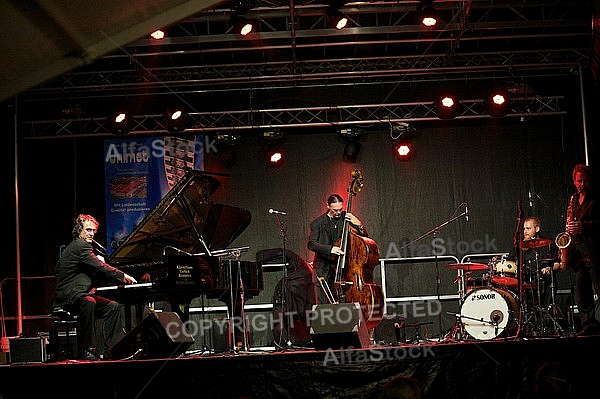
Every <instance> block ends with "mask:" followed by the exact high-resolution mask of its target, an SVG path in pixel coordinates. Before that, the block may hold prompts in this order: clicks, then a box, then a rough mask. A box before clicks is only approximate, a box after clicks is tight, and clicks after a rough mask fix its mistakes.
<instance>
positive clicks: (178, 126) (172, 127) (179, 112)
mask: <svg viewBox="0 0 600 399" xmlns="http://www.w3.org/2000/svg"><path fill="white" fill-rule="evenodd" d="M185 116H186V115H185V111H184V110H183V108H180V107H171V108H168V109H167V110H166V111H165V113H164V115H163V120H164V123H165V128H166V129H167V131H169V132H171V133H176V132H182V131H184V130H185Z"/></svg>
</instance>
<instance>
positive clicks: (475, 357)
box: [0, 336, 600, 399]
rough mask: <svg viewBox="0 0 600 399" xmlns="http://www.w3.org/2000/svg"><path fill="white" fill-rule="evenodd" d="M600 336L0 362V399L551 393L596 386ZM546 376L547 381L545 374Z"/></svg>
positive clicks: (485, 397) (578, 393)
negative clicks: (385, 391) (402, 387)
mask: <svg viewBox="0 0 600 399" xmlns="http://www.w3.org/2000/svg"><path fill="white" fill-rule="evenodd" d="M599 352H600V336H589V337H575V336H565V337H544V338H542V337H536V338H515V337H509V338H494V339H492V340H473V339H469V340H455V339H445V340H438V341H436V340H428V341H420V342H414V343H412V344H404V343H402V344H399V345H386V346H376V345H373V346H370V347H367V348H364V349H336V350H331V349H319V350H315V349H305V348H304V349H297V348H293V347H290V348H287V349H285V350H278V351H275V350H274V349H262V350H259V349H254V350H250V351H228V352H226V353H221V354H211V353H198V352H197V351H194V352H193V353H183V354H182V355H181V356H179V357H177V358H164V359H138V360H133V359H132V360H100V361H95V362H89V361H74V360H66V361H60V362H52V363H50V362H39V363H19V364H14V363H13V364H7V365H2V366H0V381H2V383H1V384H0V397H2V398H3V399H13V398H27V399H30V398H61V399H68V398H78V399H79V398H82V397H85V398H86V399H89V398H103V399H105V398H115V399H120V398H157V397H162V396H163V395H165V397H167V396H166V395H168V397H175V396H177V397H193V398H199V397H206V398H379V397H381V386H382V385H383V384H384V383H385V382H387V381H388V380H390V379H391V378H393V377H394V376H396V375H401V374H402V375H406V376H409V377H411V378H413V379H415V380H416V381H417V382H418V384H419V387H420V388H421V390H422V394H423V395H422V397H423V398H431V399H434V398H435V399H437V398H445V399H451V398H457V399H458V398H460V399H464V398H469V399H473V398H482V399H492V398H503V399H507V398H519V399H523V398H537V397H540V398H542V397H543V398H545V399H547V398H548V396H540V395H537V396H536V394H535V392H534V386H535V384H536V381H540V382H543V385H544V386H546V387H549V386H550V385H551V384H556V385H557V386H555V387H553V390H554V391H556V390H557V389H561V388H560V387H561V386H564V385H568V386H569V389H570V392H571V393H570V396H561V398H563V399H568V398H579V397H583V394H584V393H586V392H588V390H589V389H593V388H594V387H595V381H596V379H597V371H595V368H594V367H590V368H589V369H588V367H589V366H587V364H588V363H589V362H593V361H595V360H596V359H598V358H599V355H600V353H599ZM548 381H550V383H549V382H548Z"/></svg>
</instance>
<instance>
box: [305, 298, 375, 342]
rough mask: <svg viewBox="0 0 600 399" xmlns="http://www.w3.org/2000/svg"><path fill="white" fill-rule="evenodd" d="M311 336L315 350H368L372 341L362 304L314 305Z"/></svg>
mask: <svg viewBox="0 0 600 399" xmlns="http://www.w3.org/2000/svg"><path fill="white" fill-rule="evenodd" d="M312 311H313V315H312V320H311V323H310V335H311V337H312V341H313V344H314V346H315V349H344V348H348V349H349V348H358V349H363V348H368V347H369V345H370V343H371V340H370V338H369V332H368V330H367V327H366V325H365V322H364V319H363V316H362V312H361V310H360V304H359V303H358V302H355V303H336V304H322V305H314V306H313V308H312Z"/></svg>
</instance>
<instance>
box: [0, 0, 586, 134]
mask: <svg viewBox="0 0 600 399" xmlns="http://www.w3.org/2000/svg"><path fill="white" fill-rule="evenodd" d="M31 3H33V2H26V4H28V5H30V4H31ZM37 3H38V6H39V5H40V4H44V5H46V3H52V2H50V1H48V2H42V1H39V2H37ZM86 3H87V2H86ZM92 3H93V2H90V4H92ZM104 3H106V5H105V4H104ZM144 3H147V2H144ZM160 3H162V4H160ZM169 3H170V5H171V6H172V9H168V8H167V7H168V6H169ZM10 4H11V5H12V6H13V8H18V7H17V6H16V5H15V4H20V3H18V2H10ZM94 4H95V3H94ZM98 4H102V8H103V9H104V12H102V13H101V14H100V15H97V16H95V17H94V18H91V19H90V20H89V26H88V30H89V31H90V32H92V33H95V37H93V39H94V40H96V41H98V42H97V43H94V40H92V39H91V38H88V42H87V43H81V40H80V39H81V34H80V33H78V32H75V33H73V31H72V29H69V28H72V27H73V26H75V25H77V27H79V28H80V29H81V28H82V26H83V25H84V23H87V21H86V20H85V19H82V17H89V16H90V12H91V10H92V9H93V10H94V11H98V8H99V6H94V7H93V8H91V9H90V10H88V11H89V12H86V13H84V15H78V14H76V13H75V12H73V13H72V14H64V15H62V18H61V21H60V24H59V23H57V21H56V20H54V21H53V23H52V24H49V26H48V27H45V30H47V31H48V32H50V33H53V34H56V33H57V31H58V30H60V33H61V35H62V38H63V39H64V40H63V41H64V42H66V45H65V46H64V47H65V49H69V45H72V44H75V42H78V43H77V45H78V47H79V49H78V51H77V57H76V58H77V60H79V61H80V64H81V65H77V68H72V69H69V70H68V71H60V68H57V67H53V68H48V70H53V71H59V72H60V73H57V74H55V75H54V76H52V77H51V76H47V78H49V79H48V80H45V79H44V81H43V83H42V82H35V79H31V80H30V81H31V82H32V83H33V82H35V86H32V87H24V86H23V85H24V83H23V81H24V79H19V80H18V81H15V82H14V84H9V83H10V82H7V81H6V79H4V82H3V84H4V85H5V86H6V87H8V88H9V89H7V90H3V92H5V93H8V94H10V95H13V94H19V95H18V97H17V99H18V104H19V110H20V116H19V118H20V122H21V124H20V130H21V134H22V135H23V136H24V137H30V138H47V137H64V136H73V135H90V134H92V135H102V134H110V133H109V130H108V127H107V126H106V115H107V114H108V112H110V110H111V109H112V108H113V107H115V106H118V105H119V106H120V105H127V106H129V107H131V108H132V110H133V112H134V113H135V114H136V125H135V126H134V128H133V133H139V134H147V133H150V132H153V133H156V132H164V131H165V127H164V124H163V123H162V119H161V114H162V109H164V107H165V105H166V104H170V103H173V102H180V103H183V104H184V105H186V107H187V108H188V111H189V112H190V115H189V124H188V126H189V128H188V131H189V132H210V131H219V130H224V129H237V130H238V131H243V130H255V129H264V128H294V127H301V126H315V127H316V126H330V125H332V124H333V125H336V124H358V123H377V122H400V121H410V120H432V119H435V110H434V109H433V108H432V106H431V101H432V96H433V93H432V91H433V89H438V88H439V89H440V90H441V89H443V88H448V89H449V90H450V89H452V90H461V91H462V94H461V95H463V96H464V98H463V105H464V107H463V111H462V114H461V115H460V116H459V117H462V118H484V117H487V115H485V111H484V106H483V101H482V97H483V91H484V90H486V89H487V88H490V87H492V86H496V85H501V86H503V87H505V88H508V89H510V91H511V94H512V95H513V97H514V99H513V107H512V110H511V112H510V114H509V115H508V116H515V117H518V116H523V115H538V114H539V115H544V114H560V113H563V112H564V106H563V105H562V104H561V102H562V101H563V99H564V97H563V95H564V93H563V92H562V91H561V90H560V89H559V87H560V86H561V84H560V82H563V81H564V82H565V84H568V85H573V83H572V82H573V81H575V82H577V79H578V77H579V76H580V75H583V74H589V75H590V76H594V75H595V74H596V73H595V72H596V69H597V65H596V62H597V60H596V58H597V56H598V54H595V52H594V46H595V42H596V40H597V38H596V36H597V34H598V32H596V34H594V26H593V21H594V13H595V11H594V8H595V5H594V1H573V0H553V1H547V0H533V1H531V0H523V1H486V0H481V1H478V0H470V1H458V0H438V1H435V2H434V6H435V8H436V10H437V11H438V12H439V13H440V16H441V22H440V24H439V25H438V27H437V28H434V29H429V28H425V27H422V26H421V25H419V24H418V22H417V16H418V12H417V10H418V9H419V7H420V2H418V1H395V2H391V1H390V2H387V1H373V2H349V3H346V4H345V5H343V6H342V7H341V10H342V11H343V12H345V13H346V14H347V15H348V16H349V17H350V23H349V26H348V27H347V28H346V29H344V30H342V31H337V30H335V29H334V28H331V27H329V26H328V20H327V18H325V9H326V8H327V6H328V3H327V2H324V1H310V0H307V1H302V0H301V1H297V2H295V1H294V0H290V1H289V2H287V1H279V0H274V1H273V0H265V1H260V2H259V3H258V4H257V5H256V6H255V7H254V8H252V9H251V10H250V11H249V12H248V13H247V14H246V15H247V16H248V17H253V18H256V19H257V20H258V21H259V22H260V25H259V28H258V31H257V32H255V33H253V34H252V35H251V36H250V37H242V36H240V35H238V34H236V33H235V32H233V28H232V24H231V21H230V17H231V14H232V9H233V5H230V4H228V3H223V4H222V5H214V6H212V5H211V6H208V7H204V8H202V7H203V6H205V5H206V4H208V2H206V3H204V4H202V3H201V2H183V1H180V2H176V1H171V2H169V1H163V2H160V1H155V2H153V3H152V4H153V5H154V6H155V7H156V13H157V15H153V14H152V12H151V11H152V7H150V6H147V7H145V9H136V8H137V7H140V6H137V5H136V6H132V7H133V8H132V9H131V10H129V9H128V10H126V12H125V13H124V16H123V18H122V19H121V20H119V21H115V25H118V26H117V27H116V28H115V27H113V25H112V19H111V18H110V17H109V15H108V14H109V13H108V11H110V12H112V11H113V10H116V8H115V7H117V6H120V5H121V3H119V2H112V1H111V2H102V3H98ZM217 4H218V3H217ZM177 7H179V8H177ZM39 8H41V6H40V7H39ZM56 8H57V9H58V6H57V7H56ZM194 8H196V10H194ZM198 9H200V11H199V10H198ZM186 10H187V11H189V14H187V15H181V14H182V13H184V11H186ZM50 11H52V9H51V8H49V7H44V12H46V14H45V15H46V16H47V15H49V14H51V13H50ZM176 11H177V12H176ZM197 11H199V12H197ZM79 12H82V11H79ZM69 15H70V16H72V17H73V18H74V21H77V22H73V23H72V24H70V23H68V22H69V21H67V20H66V19H65V18H66V17H67V16H69ZM176 15H180V16H181V17H180V18H178V22H177V23H174V24H172V25H170V26H168V27H167V28H166V33H167V36H166V38H165V39H164V40H162V41H160V42H156V41H153V40H150V39H146V38H142V39H139V37H147V35H146V32H150V31H152V30H153V29H154V27H157V24H156V23H157V22H162V21H167V20H168V19H169V18H174V17H175V16H176ZM158 16H161V17H162V18H159V17H158ZM75 18H77V19H75ZM28 19H29V20H31V18H28ZM161 19H162V21H161ZM134 20H135V21H136V22H135V23H132V21H134ZM173 22H174V21H173ZM124 23H125V24H128V23H129V24H132V25H131V29H130V30H129V31H128V30H127V29H126V28H127V26H126V25H125V26H124V25H123V24H124ZM13 25H14V24H11V26H13ZM38 25H39V24H38ZM166 25H167V24H166V23H165V24H164V25H163V26H166ZM38 27H39V26H38ZM596 29H597V28H596ZM142 31H143V32H144V34H142V33H141V32H142ZM105 32H107V33H105ZM111 32H112V33H111ZM100 33H101V35H100ZM136 34H137V36H136V37H132V36H135V35H136ZM114 37H117V38H118V40H117V39H114ZM100 39H102V40H100ZM127 39H131V40H130V41H127ZM133 39H137V41H133ZM37 44H38V43H30V45H29V47H30V51H32V52H33V54H37V53H36V52H35V49H36V48H38V45H37ZM43 44H44V43H42V42H40V43H39V45H40V46H42V47H41V48H43ZM90 49H94V50H93V51H92V50H90ZM103 50H110V51H103ZM4 53H6V52H4ZM42 53H43V51H42ZM63 53H64V51H63ZM75 53H76V52H75V50H73V49H71V53H70V54H64V55H63V57H69V56H71V57H72V55H73V54H75ZM84 53H85V57H84V56H83V55H82V54H84ZM9 54H10V53H9ZM56 54H58V52H56V53H54V54H53V56H56ZM37 58H40V57H37ZM84 58H85V62H81V61H82V59H84ZM34 61H35V59H34ZM54 61H55V64H56V63H59V62H62V65H63V66H67V64H69V63H70V62H68V61H59V60H54ZM71 63H72V62H71ZM75 64H76V63H75ZM34 66H35V65H34ZM13 67H20V66H19V65H18V64H17V63H15V64H14V65H13ZM43 69H44V68H43V66H40V65H39V64H38V70H37V71H35V70H32V71H31V74H32V76H34V77H41V76H42V73H41V72H40V71H42V70H43ZM11 72H13V73H14V70H13V71H11V70H10V66H9V68H8V75H10V73H11ZM5 75H6V73H5ZM25 80H26V79H25ZM557 83H558V84H557ZM592 84H593V83H592ZM19 87H21V88H22V90H19V92H18V93H13V92H14V91H17V89H19ZM10 89H12V90H10Z"/></svg>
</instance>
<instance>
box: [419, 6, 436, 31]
mask: <svg viewBox="0 0 600 399" xmlns="http://www.w3.org/2000/svg"><path fill="white" fill-rule="evenodd" d="M438 18H439V17H438V14H437V12H436V11H435V8H433V6H431V5H426V6H423V8H422V10H421V24H422V25H424V26H426V27H428V28H431V27H433V26H436V25H437V23H438Z"/></svg>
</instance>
